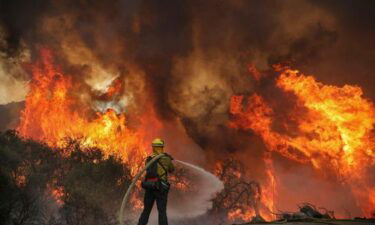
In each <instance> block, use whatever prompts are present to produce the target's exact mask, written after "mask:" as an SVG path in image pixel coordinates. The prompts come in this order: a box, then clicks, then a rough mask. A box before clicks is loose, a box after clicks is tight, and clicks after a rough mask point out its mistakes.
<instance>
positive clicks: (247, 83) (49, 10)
mask: <svg viewBox="0 0 375 225" xmlns="http://www.w3.org/2000/svg"><path fill="white" fill-rule="evenodd" d="M374 9H375V3H374V2H373V1H354V0H352V1H349V0H344V1H342V0H335V1H333V0H332V1H331V0H329V1H296V0H289V1H275V0H264V1H255V0H249V1H245V0H234V1H213V0H208V1H196V0H176V1H167V0H158V1H140V0H139V1H136V0H114V1H99V0H97V1H94V0H78V1H77V0H74V1H73V0H67V1H62V0H58V1H49V0H12V1H9V0H1V2H0V24H1V25H0V26H1V27H2V32H3V38H4V44H2V45H1V52H2V53H3V54H5V55H6V56H7V57H10V58H17V56H18V54H20V52H21V50H23V49H25V48H26V49H29V50H30V52H31V53H30V54H31V58H33V57H34V58H36V57H38V49H39V48H40V47H48V48H51V49H53V50H54V51H55V52H56V55H58V57H59V60H60V61H61V63H62V64H64V65H67V66H66V68H69V69H71V71H73V72H74V74H75V76H76V79H77V80H80V79H82V77H84V76H85V69H83V68H86V67H90V66H89V65H79V66H77V65H73V66H71V65H69V64H71V62H68V60H66V59H65V58H64V54H63V51H64V49H63V47H62V46H73V49H74V45H75V43H76V41H79V42H80V43H82V45H83V46H84V47H85V48H86V49H88V50H89V51H90V52H91V53H92V54H93V55H94V56H95V59H96V60H97V61H98V62H100V64H101V65H102V66H103V67H105V68H111V69H113V70H117V71H122V72H121V76H123V77H126V76H128V74H127V72H126V71H127V70H128V68H129V67H131V66H133V65H135V66H136V67H137V68H140V70H142V71H143V73H144V77H143V78H142V79H144V82H145V85H146V88H145V90H146V93H145V94H146V95H148V96H149V98H150V99H152V101H151V102H152V105H153V107H154V108H155V109H156V112H157V113H158V116H159V117H160V118H161V119H162V120H176V119H180V120H181V121H182V123H183V124H184V126H185V129H186V132H187V133H188V135H189V136H191V137H192V138H193V140H195V141H196V143H198V144H199V145H200V146H201V147H203V148H208V149H220V150H225V151H226V152H234V151H237V150H239V149H246V148H248V146H247V144H244V143H243V141H241V140H242V139H243V136H244V135H248V134H242V133H236V134H233V132H235V131H233V130H230V129H229V128H228V126H227V121H228V119H229V116H228V108H229V107H228V103H229V99H230V96H232V95H234V94H245V95H250V94H251V93H253V92H254V91H260V92H263V93H264V94H265V95H266V98H268V99H273V98H275V99H277V95H278V92H277V91H275V90H272V88H271V86H272V85H273V83H272V82H273V79H274V76H273V75H270V76H269V77H270V78H269V79H268V80H267V79H266V80H264V81H262V82H261V83H256V82H255V81H254V80H253V79H252V78H251V77H250V75H249V73H248V71H247V65H248V64H249V63H252V64H254V65H255V66H256V67H257V68H258V69H259V70H260V71H262V72H264V73H270V74H272V72H271V71H272V70H271V66H272V65H273V64H275V63H288V64H289V65H291V66H292V67H295V68H297V69H300V70H302V71H304V72H307V73H313V74H314V75H316V76H317V78H318V79H319V80H321V81H322V82H325V83H328V84H335V85H343V84H345V83H349V84H355V85H359V86H361V87H363V89H364V93H365V96H366V97H368V98H370V99H374V98H375V93H374V90H373V87H375V78H374V73H373V71H374V69H375V44H374V41H373V40H374V34H375V27H374V26H375V25H374V24H375V14H374V13H373V10H374ZM51 18H52V19H51ZM51 21H52V22H51ZM70 34H74V38H71V39H69V40H66V36H68V35H70ZM60 53H61V54H60ZM72 68H73V69H72ZM124 71H125V72H124ZM10 75H11V74H9V76H10ZM125 89H126V88H125ZM254 154H255V153H254Z"/></svg>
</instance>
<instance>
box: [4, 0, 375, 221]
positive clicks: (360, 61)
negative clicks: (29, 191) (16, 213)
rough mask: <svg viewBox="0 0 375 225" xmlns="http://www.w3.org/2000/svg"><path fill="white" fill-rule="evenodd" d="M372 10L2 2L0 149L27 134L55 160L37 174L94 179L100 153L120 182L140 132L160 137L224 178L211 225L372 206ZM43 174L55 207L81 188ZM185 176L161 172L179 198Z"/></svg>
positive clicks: (146, 149)
mask: <svg viewBox="0 0 375 225" xmlns="http://www.w3.org/2000/svg"><path fill="white" fill-rule="evenodd" d="M374 7H375V6H374V3H373V2H370V1H358V2H357V1H355V2H354V1H310V0H291V1H276V0H267V1H247V0H236V1H230V0H228V1H219V2H218V1H213V0H208V1H196V0H181V1H143V0H115V1H87V0H81V1H73V0H67V1H62V0H57V1H50V0H41V1H40V0H31V1H22V0H15V1H1V2H0V81H1V82H0V104H2V105H0V117H1V120H0V121H1V122H2V126H1V127H0V130H1V131H2V132H3V131H5V130H7V129H14V130H16V131H17V134H13V133H12V132H11V134H12V135H11V137H12V138H14V140H17V141H16V142H17V143H21V144H20V145H19V146H21V147H19V146H18V145H17V146H16V147H14V146H12V145H11V142H10V141H9V140H10V139H12V138H10V139H9V133H7V132H5V133H2V135H4V137H3V139H2V141H3V143H4V146H5V145H7V146H8V145H9V146H11V147H9V146H8V147H4V146H0V147H1V149H2V150H4V152H0V153H4V157H5V156H6V157H9V160H10V161H12V160H11V159H12V157H10V155H9V154H8V150H7V149H11V148H13V147H14V148H20V149H22V151H21V150H19V152H23V151H25V152H27V153H28V154H29V150H30V149H28V147H27V146H28V143H29V142H30V143H34V144H35V142H38V143H39V144H40V145H41V146H44V144H45V146H44V147H45V148H44V147H43V148H42V147H41V149H43V152H44V150H50V151H51V152H52V153H51V154H52V155H53V154H57V155H59V154H61V155H59V156H56V157H57V158H54V160H57V161H58V162H59V163H56V166H57V167H58V166H62V167H61V168H54V169H52V170H51V171H55V172H56V171H59V170H63V169H66V170H67V171H68V172H69V173H70V172H71V169H72V168H75V167H77V168H79V169H77V170H78V171H79V170H80V169H82V168H84V166H82V165H81V164H80V163H83V164H84V163H87V164H88V165H90V166H93V167H95V165H96V164H95V163H96V162H97V161H99V162H101V163H102V164H101V163H99V164H98V165H97V166H98V167H100V166H103V167H100V168H99V169H98V170H101V169H103V168H104V169H103V170H104V171H105V172H103V174H106V173H107V172H108V171H110V169H108V170H106V168H107V167H105V165H107V164H106V163H109V164H111V163H114V165H115V166H118V168H117V167H116V168H117V170H115V171H116V177H115V178H116V179H119V180H118V182H119V184H121V185H120V186H121V187H125V186H126V185H127V183H128V182H129V180H130V179H131V178H132V177H134V175H135V174H136V173H137V172H138V171H139V169H140V168H141V167H142V166H143V165H144V159H145V157H146V156H147V155H149V154H150V153H151V149H150V142H151V140H152V139H153V138H155V137H162V138H163V139H165V141H166V146H167V147H166V151H167V152H168V153H170V154H172V155H173V156H174V157H175V158H176V159H181V160H184V161H188V162H191V163H193V164H196V165H199V166H201V167H203V168H205V169H206V170H208V171H210V172H211V173H213V174H215V175H216V176H217V177H218V178H219V179H220V180H221V181H223V182H224V189H223V190H222V191H221V192H220V193H217V195H216V197H215V198H213V200H212V207H211V209H210V210H208V212H206V214H205V215H204V216H208V217H207V218H209V220H208V219H207V218H206V219H207V221H210V222H212V224H219V223H223V222H226V223H227V222H228V223H229V222H246V221H249V220H251V218H253V217H258V216H261V217H262V218H264V219H266V220H273V219H275V218H276V215H277V213H278V212H279V210H281V211H283V210H284V211H288V210H291V209H293V208H294V207H295V205H297V204H299V203H301V202H310V203H312V204H315V205H320V206H325V207H327V208H329V209H332V210H334V211H335V216H336V217H338V218H343V217H352V216H353V215H355V216H361V217H371V216H372V215H373V213H375V144H374V143H375V142H374V138H375V128H374V125H375V106H374V100H375V92H374V87H375V78H374V71H375V61H374V52H375V49H374V45H373V39H374V38H373V37H374V36H375V29H374V23H373V21H375V18H374V14H373V12H372V10H371V9H373V8H374ZM21 15H22V16H21ZM353 18H355V19H353ZM307 74H308V75H307ZM13 102H15V103H13ZM16 106H17V107H16ZM13 136H14V137H13ZM17 138H19V139H17ZM12 140H13V139H12ZM34 144H33V145H34ZM22 146H23V147H22ZM38 149H39V147H38V148H37V150H35V149H34V148H32V149H31V150H33V151H34V150H35V151H36V152H37V153H35V154H39V153H38V152H39V150H38ZM93 149H95V153H92V151H93ZM31 150H30V151H31ZM76 151H78V152H79V154H78V153H77V154H78V155H80V154H83V158H84V160H80V159H77V158H75V157H76V156H75V155H74V154H76ZM81 151H82V152H81ZM85 151H86V152H85ZM96 151H99V152H100V153H97V152H96ZM43 154H45V153H43ZM97 154H99V155H100V157H99V156H98V155H97ZM18 155H22V154H21V153H20V154H18ZM93 155H94V156H95V157H94V156H93ZM27 157H29V156H27ZM27 157H26V158H27ZM51 157H52V156H51ZM53 157H55V156H53ZM60 157H61V158H60ZM64 157H65V158H64ZM85 157H86V158H85ZM7 159H8V158H7ZM27 159H28V160H29V158H27ZM91 159H93V161H92V162H91V161H90V160H91ZM113 159H115V160H116V161H115V162H114V161H111V160H113ZM30 160H31V161H33V160H34V158H33V157H32V159H30ZM70 160H73V161H74V162H75V163H77V164H74V166H72V167H71V166H69V165H70V164H69V163H71V162H70ZM85 160H86V161H85ZM117 160H118V161H117ZM21 161H22V160H21ZM57 161H56V162H57ZM89 161H90V162H89ZM94 161H95V162H94ZM12 162H13V161H12ZM33 162H34V161H33ZM54 162H55V161H54ZM118 163H120V164H121V163H122V167H121V166H119V165H118ZM24 164H27V165H28V163H24ZM24 164H22V163H20V164H17V168H16V169H15V171H18V172H20V171H21V172H22V171H24V167H22V165H24ZM36 164H37V165H39V164H38V163H36ZM4 165H5V164H4ZM7 165H8V164H7ZM43 165H44V164H43ZM111 165H112V164H111ZM81 167H82V168H81ZM120 167H121V168H122V169H123V170H124V171H125V170H126V171H127V169H129V171H130V172H129V171H128V172H129V174H127V172H124V173H126V177H122V176H121V175H120V174H117V172H119V171H120V169H119V168H120ZM27 168H28V167H27ZM95 168H96V167H95ZM1 171H8V169H5V168H2V167H0V172H1ZM72 171H73V172H72V174H75V172H76V171H74V170H72ZM55 172H54V173H52V172H51V176H49V175H48V181H46V192H48V193H53V196H55V197H56V198H55V203H56V204H57V205H58V207H60V208H64V205H65V207H67V206H68V203H69V204H70V203H72V202H71V201H70V200H72V199H69V194H71V193H73V192H74V190H75V188H76V187H79V188H78V189H79V190H81V185H82V187H84V186H85V185H86V183H84V184H83V183H82V184H80V183H79V184H78V183H77V184H76V183H74V182H73V181H72V180H70V179H71V177H70V175H69V173H68V172H67V173H66V174H64V176H63V175H61V174H60V175H61V177H60V178H61V180H63V181H66V182H68V183H64V184H60V183H59V176H58V175H56V174H58V173H57V172H56V174H55ZM86 172H87V171H86ZM91 172H92V171H89V172H88V173H89V174H91ZM98 173H99V174H101V175H103V174H102V173H100V172H98ZM21 174H22V175H20V177H16V178H14V179H15V185H16V186H17V185H18V186H17V187H19V188H21V187H23V186H22V185H21V184H22V183H23V181H24V180H25V176H26V177H27V174H26V175H25V174H23V173H21ZM30 174H33V173H30ZM186 174H187V173H185V172H184V171H183V170H179V171H177V172H176V175H175V176H174V177H172V178H171V180H172V183H174V185H175V187H176V190H179V191H181V193H178V194H184V193H185V194H186V195H185V197H184V199H193V198H190V197H191V196H193V194H192V195H189V194H188V193H189V190H190V191H191V192H195V191H197V190H199V189H200V188H204V187H197V186H194V185H195V184H194V182H193V181H194V179H189V177H188V175H186ZM91 175H92V177H93V180H95V179H96V178H95V177H96V176H95V173H92V174H91ZM117 175H118V176H117ZM54 176H55V177H54ZM65 176H66V177H65ZM4 177H7V176H5V175H4ZM103 177H105V175H103V176H101V178H100V179H102V178H103ZM115 178H114V179H115ZM98 179H99V178H98ZM26 180H27V179H26ZM86 181H87V182H88V183H90V182H91V180H89V181H88V180H84V181H83V182H86ZM69 182H70V183H69ZM26 183H27V182H26ZM72 183H73V184H74V185H72ZM99 183H100V182H99ZM108 183H115V182H114V181H110V182H109V181H108ZM64 185H67V187H72V189H69V188H67V189H64ZM69 185H71V186H69ZM75 185H77V186H75ZM47 186H48V188H47ZM104 186H106V185H104ZM140 190H141V189H140V185H139V184H138V189H137V192H136V193H135V194H134V195H133V196H132V199H131V203H132V204H133V206H134V207H133V208H135V209H136V210H135V211H136V212H137V213H138V211H137V210H138V209H140V208H141V207H142V204H141V200H140V199H141V198H140V195H139V194H140V192H139V191H140ZM71 191H73V192H71ZM65 192H66V193H68V194H66V193H65ZM76 194H77V193H76ZM81 194H82V193H78V194H77V196H79V195H81ZM85 194H87V196H96V195H95V194H92V193H91V192H90V193H85ZM85 194H83V195H84V196H86V195H85ZM87 196H86V197H87ZM172 196H173V195H172ZM175 196H178V195H175ZM64 198H65V200H64ZM87 198H89V197H87ZM178 199H179V197H173V199H172V200H171V201H172V202H173V201H176V202H178ZM73 200H75V198H74V199H73ZM64 201H65V202H64ZM88 202H90V201H88ZM93 202H95V201H93ZM75 203H76V202H75ZM85 204H86V203H85ZM87 204H89V203H87ZM101 204H102V202H101V203H100V204H98V205H101ZM116 204H117V203H116ZM172 205H173V204H172ZM175 205H178V204H175ZM186 205H188V204H186ZM191 205H194V204H191ZM106 206H107V205H106ZM179 206H180V205H179ZM98 207H99V206H98ZM108 207H110V206H108ZM0 208H1V207H0ZM69 210H70V209H69ZM106 210H107V209H106ZM106 210H104V211H106ZM186 210H188V209H185V208H183V207H182V208H181V210H180V211H181V212H183V211H186ZM186 213H187V214H189V213H188V211H186ZM109 220H110V219H109ZM176 223H178V224H181V221H177V222H176ZM191 223H192V224H193V222H191Z"/></svg>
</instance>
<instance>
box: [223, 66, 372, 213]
mask: <svg viewBox="0 0 375 225" xmlns="http://www.w3.org/2000/svg"><path fill="white" fill-rule="evenodd" d="M275 70H276V71H278V72H279V73H280V76H279V77H278V79H277V80H276V85H277V86H278V87H279V88H281V89H282V90H283V91H284V92H291V93H293V94H294V95H295V96H296V98H297V103H296V104H297V107H295V108H293V109H291V110H292V113H291V114H290V115H291V116H292V117H293V115H298V116H294V117H293V120H294V121H296V122H297V124H298V126H297V131H296V132H295V133H294V134H293V135H287V134H282V133H280V132H277V131H275V130H274V129H273V127H272V125H273V122H274V118H275V117H274V113H273V109H272V108H271V107H269V106H268V105H267V103H266V102H265V101H264V100H263V98H262V97H261V96H259V95H257V94H254V95H253V96H250V97H248V98H247V101H246V106H243V105H242V104H243V103H244V102H245V101H244V97H243V96H233V97H232V99H231V108H230V111H231V113H232V114H233V115H234V116H235V119H234V120H233V121H232V122H231V126H233V127H236V128H243V129H251V130H253V131H254V132H255V133H257V134H258V135H259V136H260V137H261V138H262V139H263V141H264V143H265V145H266V147H267V148H268V149H269V150H271V151H276V152H279V153H280V154H282V155H283V156H285V157H287V158H290V159H293V160H296V161H299V162H302V163H311V165H312V166H313V167H314V168H316V169H317V170H319V171H321V172H323V173H324V172H325V171H326V169H328V170H327V171H333V172H334V173H335V174H336V175H337V177H338V178H339V180H341V181H342V182H344V183H347V184H349V185H350V186H351V187H352V192H353V194H354V196H355V197H356V199H357V202H358V205H359V206H360V208H361V209H362V210H363V214H364V215H366V216H369V215H370V213H371V211H372V210H374V209H375V204H374V201H373V193H374V190H375V186H374V185H373V184H370V182H369V181H370V180H371V178H369V174H368V169H369V168H373V166H374V164H375V160H374V159H375V157H374V156H375V152H374V133H373V129H374V124H375V107H374V104H373V103H372V102H370V101H369V100H367V99H365V98H363V97H362V95H363V93H362V90H361V88H360V87H357V86H351V85H344V86H343V87H336V86H332V85H324V84H322V83H320V82H318V81H316V80H315V78H314V77H312V76H306V75H304V74H301V73H299V71H297V70H291V69H289V68H284V67H281V66H275ZM300 108H303V110H299V109H300Z"/></svg>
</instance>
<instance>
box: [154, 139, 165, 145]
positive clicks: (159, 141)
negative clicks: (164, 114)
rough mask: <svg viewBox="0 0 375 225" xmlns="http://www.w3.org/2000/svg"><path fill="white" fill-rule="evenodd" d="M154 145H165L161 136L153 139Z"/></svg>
mask: <svg viewBox="0 0 375 225" xmlns="http://www.w3.org/2000/svg"><path fill="white" fill-rule="evenodd" d="M152 147H164V141H163V140H162V139H160V138H155V139H154V140H153V141H152Z"/></svg>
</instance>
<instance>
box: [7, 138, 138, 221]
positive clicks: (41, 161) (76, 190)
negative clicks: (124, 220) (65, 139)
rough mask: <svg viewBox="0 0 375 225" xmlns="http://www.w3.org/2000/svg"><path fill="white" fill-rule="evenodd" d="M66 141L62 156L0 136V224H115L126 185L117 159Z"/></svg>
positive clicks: (126, 177)
mask: <svg viewBox="0 0 375 225" xmlns="http://www.w3.org/2000/svg"><path fill="white" fill-rule="evenodd" d="M80 146H81V145H80V144H79V141H74V140H73V141H72V140H71V141H70V142H69V143H68V144H67V147H66V148H64V149H61V151H54V150H52V149H51V148H49V147H47V146H45V145H44V144H41V143H37V142H34V141H30V140H25V139H22V138H20V137H19V136H18V135H17V133H15V132H14V131H7V132H5V133H1V134H0V190H1V191H0V224H30V223H37V224H68V225H69V224H82V225H83V224H94V223H95V224H114V223H116V222H115V214H116V213H117V211H116V210H114V209H117V208H119V205H120V201H121V197H122V196H121V195H122V194H123V191H124V190H126V187H127V185H128V184H129V182H130V180H131V175H130V170H129V169H128V167H127V166H126V164H123V163H122V162H121V160H120V159H116V158H114V157H105V156H104V155H103V153H102V151H101V150H100V149H96V148H90V149H81V147H80Z"/></svg>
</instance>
